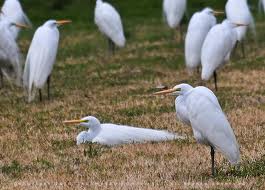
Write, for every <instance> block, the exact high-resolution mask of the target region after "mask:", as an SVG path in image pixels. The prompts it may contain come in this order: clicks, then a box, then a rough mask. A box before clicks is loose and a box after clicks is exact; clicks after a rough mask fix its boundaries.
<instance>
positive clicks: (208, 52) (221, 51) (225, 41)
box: [201, 20, 245, 90]
mask: <svg viewBox="0 0 265 190" xmlns="http://www.w3.org/2000/svg"><path fill="white" fill-rule="evenodd" d="M242 26H245V25H242V24H234V23H232V22H231V21H229V20H224V21H223V22H222V23H221V24H217V25H215V26H214V27H212V29H211V30H210V31H209V33H208V34H207V36H206V39H205V40H204V42H203V46H202V52H201V64H202V73H201V78H202V80H206V81H208V80H209V79H210V78H211V77H212V75H214V82H215V89H216V90H217V73H216V70H217V69H218V68H220V67H221V66H223V65H224V64H225V63H226V62H228V61H229V60H230V54H231V52H232V50H233V48H234V46H235V44H236V40H237V33H236V30H235V28H236V27H242Z"/></svg>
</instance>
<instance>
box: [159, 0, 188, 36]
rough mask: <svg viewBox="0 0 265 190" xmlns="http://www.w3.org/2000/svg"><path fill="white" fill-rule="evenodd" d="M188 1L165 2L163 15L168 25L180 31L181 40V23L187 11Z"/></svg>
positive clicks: (174, 0)
mask: <svg viewBox="0 0 265 190" xmlns="http://www.w3.org/2000/svg"><path fill="white" fill-rule="evenodd" d="M186 6H187V1H186V0H164V1H163V14H164V16H165V18H166V21H167V24H168V26H169V27H170V28H172V29H177V28H178V29H179V31H180V38H181V39H182V31H181V21H182V18H183V16H184V13H185V11H186Z"/></svg>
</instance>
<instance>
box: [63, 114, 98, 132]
mask: <svg viewBox="0 0 265 190" xmlns="http://www.w3.org/2000/svg"><path fill="white" fill-rule="evenodd" d="M64 123H65V124H78V125H79V126H82V127H86V128H92V129H96V128H99V126H100V121H99V120H98V119H97V118H95V117H93V116H87V117H84V118H82V119H79V120H68V121H64Z"/></svg>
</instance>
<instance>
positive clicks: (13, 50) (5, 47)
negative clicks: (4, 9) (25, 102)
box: [0, 18, 22, 85]
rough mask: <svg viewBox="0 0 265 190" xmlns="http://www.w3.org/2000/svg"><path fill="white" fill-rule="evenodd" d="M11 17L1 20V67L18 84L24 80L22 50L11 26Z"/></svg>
mask: <svg viewBox="0 0 265 190" xmlns="http://www.w3.org/2000/svg"><path fill="white" fill-rule="evenodd" d="M12 26H13V24H12V23H11V22H10V21H9V19H6V18H5V19H1V21H0V42H1V43H0V69H1V71H2V72H3V74H4V75H5V76H6V77H7V78H8V79H9V80H13V79H14V80H15V82H16V84H17V85H20V84H21V80H22V77H21V76H22V65H21V63H20V51H19V48H18V45H17V43H16V41H15V38H14V36H13V34H12V31H11V27H12Z"/></svg>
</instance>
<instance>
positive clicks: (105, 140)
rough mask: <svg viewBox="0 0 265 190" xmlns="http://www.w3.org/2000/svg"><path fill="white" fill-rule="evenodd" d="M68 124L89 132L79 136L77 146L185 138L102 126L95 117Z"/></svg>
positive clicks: (135, 129) (114, 125) (108, 125)
mask: <svg viewBox="0 0 265 190" xmlns="http://www.w3.org/2000/svg"><path fill="white" fill-rule="evenodd" d="M64 123H66V124H79V125H80V126H83V127H86V128H88V129H89V130H88V131H83V132H81V133H79V134H78V136H77V138H76V141H77V145H79V144H81V143H85V142H92V143H99V144H103V145H108V146H114V145H120V144H128V143H143V142H147V141H156V142H158V141H167V140H174V139H183V138H184V137H182V136H179V135H177V134H173V133H169V132H167V131H162V130H154V129H144V128H137V127H130V126H125V125H116V124H110V123H106V124H101V123H100V121H99V120H98V119H97V118H95V117H93V116H87V117H84V118H82V119H81V120H70V121H65V122H64Z"/></svg>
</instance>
